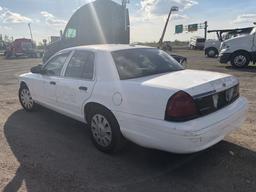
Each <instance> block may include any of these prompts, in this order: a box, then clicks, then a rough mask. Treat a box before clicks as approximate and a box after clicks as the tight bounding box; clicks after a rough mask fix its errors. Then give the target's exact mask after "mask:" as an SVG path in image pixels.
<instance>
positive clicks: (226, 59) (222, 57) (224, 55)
mask: <svg viewBox="0 0 256 192" xmlns="http://www.w3.org/2000/svg"><path fill="white" fill-rule="evenodd" d="M230 56H231V53H220V56H219V61H220V63H228V62H229V61H230Z"/></svg>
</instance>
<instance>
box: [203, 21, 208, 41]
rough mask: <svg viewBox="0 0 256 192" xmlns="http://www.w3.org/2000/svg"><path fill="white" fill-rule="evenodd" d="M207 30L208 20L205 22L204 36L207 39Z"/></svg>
mask: <svg viewBox="0 0 256 192" xmlns="http://www.w3.org/2000/svg"><path fill="white" fill-rule="evenodd" d="M207 31H208V22H207V21H205V22H204V38H205V40H206V39H207Z"/></svg>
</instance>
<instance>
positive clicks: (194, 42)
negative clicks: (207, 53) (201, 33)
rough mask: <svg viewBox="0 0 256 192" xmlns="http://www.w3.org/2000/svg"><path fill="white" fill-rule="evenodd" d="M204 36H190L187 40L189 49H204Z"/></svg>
mask: <svg viewBox="0 0 256 192" xmlns="http://www.w3.org/2000/svg"><path fill="white" fill-rule="evenodd" d="M204 44H205V38H203V37H191V38H190V41H189V47H190V49H200V50H202V49H204Z"/></svg>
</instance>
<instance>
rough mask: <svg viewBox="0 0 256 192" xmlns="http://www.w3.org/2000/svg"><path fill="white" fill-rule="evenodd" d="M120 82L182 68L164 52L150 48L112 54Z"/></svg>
mask: <svg viewBox="0 0 256 192" xmlns="http://www.w3.org/2000/svg"><path fill="white" fill-rule="evenodd" d="M112 56H113V59H114V62H115V64H116V68H117V70H118V73H119V77H120V79H121V80H124V79H132V78H139V77H144V76H149V75H155V74H160V73H168V72H173V71H178V70H182V69H183V67H182V66H181V65H180V64H179V63H178V62H177V61H176V60H175V59H173V58H172V57H171V56H169V55H168V54H167V53H165V52H164V51H161V50H159V49H152V48H138V49H126V50H120V51H114V52H112Z"/></svg>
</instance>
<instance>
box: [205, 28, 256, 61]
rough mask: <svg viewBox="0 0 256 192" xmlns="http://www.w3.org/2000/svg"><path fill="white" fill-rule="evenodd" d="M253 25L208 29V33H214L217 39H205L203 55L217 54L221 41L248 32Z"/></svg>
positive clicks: (212, 55)
mask: <svg viewBox="0 0 256 192" xmlns="http://www.w3.org/2000/svg"><path fill="white" fill-rule="evenodd" d="M252 29H253V27H247V28H238V29H221V30H209V31H208V33H216V35H217V39H207V40H206V42H205V47H204V51H205V55H206V56H207V57H212V58H214V57H216V56H218V55H219V50H220V45H221V42H222V41H225V40H228V39H230V38H232V37H237V36H240V35H243V34H249V33H250V32H251V31H252Z"/></svg>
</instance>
